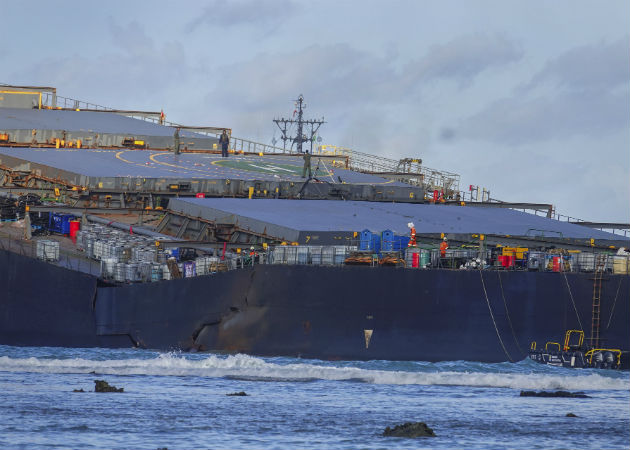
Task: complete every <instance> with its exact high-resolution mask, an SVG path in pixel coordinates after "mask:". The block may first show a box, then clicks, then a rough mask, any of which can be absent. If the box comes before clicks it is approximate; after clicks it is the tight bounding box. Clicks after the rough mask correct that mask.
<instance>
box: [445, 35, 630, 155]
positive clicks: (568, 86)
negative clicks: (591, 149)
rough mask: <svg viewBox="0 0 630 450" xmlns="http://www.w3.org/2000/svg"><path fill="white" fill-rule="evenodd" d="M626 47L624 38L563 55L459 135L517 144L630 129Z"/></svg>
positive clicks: (460, 129) (629, 73) (461, 129)
mask: <svg viewBox="0 0 630 450" xmlns="http://www.w3.org/2000/svg"><path fill="white" fill-rule="evenodd" d="M627 47H628V39H627V38H623V39H620V40H618V41H616V42H613V43H610V44H600V45H592V46H582V47H577V48H574V49H571V50H569V51H567V52H565V53H564V54H562V55H560V56H559V57H557V58H555V59H553V60H551V61H548V62H547V63H546V64H545V65H544V67H543V68H542V69H541V70H540V71H539V72H537V73H536V74H535V75H534V76H533V77H532V78H531V80H530V81H529V82H528V83H527V84H526V85H524V86H520V87H518V88H516V89H515V90H514V92H513V95H511V96H509V97H506V98H503V99H500V100H497V101H495V102H493V103H490V104H489V105H487V106H486V107H485V108H484V109H483V110H482V111H480V112H479V113H477V114H475V115H472V116H470V117H468V118H466V119H464V120H463V121H461V123H460V124H459V127H456V132H457V135H458V136H459V137H468V138H474V139H481V140H488V141H493V142H500V143H506V144H511V145H515V144H516V145H518V144H524V143H528V142H540V141H544V140H548V139H553V138H561V137H570V136H575V135H580V136H593V137H597V136H603V135H605V134H606V133H610V132H615V131H618V130H623V129H628V127H629V126H630V111H629V110H628V100H630V89H629V87H628V80H630V60H629V56H628V55H629V54H628V48H627Z"/></svg>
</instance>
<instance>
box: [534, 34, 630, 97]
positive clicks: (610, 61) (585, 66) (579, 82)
mask: <svg viewBox="0 0 630 450" xmlns="http://www.w3.org/2000/svg"><path fill="white" fill-rule="evenodd" d="M629 48H630V37H629V36H626V37H624V38H622V39H619V40H618V41H615V42H611V43H600V44H597V45H586V46H581V47H577V48H574V49H572V50H569V51H568V52H566V53H564V54H562V55H560V56H559V57H558V58H555V59H553V60H551V61H549V62H547V63H546V64H545V67H544V68H543V69H542V70H541V71H540V72H538V73H537V74H536V75H534V76H533V77H532V79H531V81H530V82H529V83H527V84H526V85H525V86H524V88H525V90H530V89H534V88H536V87H538V86H541V85H553V86H558V87H562V88H565V89H569V90H587V89H598V90H602V89H603V90H609V89H612V88H615V87H617V86H620V85H627V84H628V81H629V80H630V53H629V51H628V50H629Z"/></svg>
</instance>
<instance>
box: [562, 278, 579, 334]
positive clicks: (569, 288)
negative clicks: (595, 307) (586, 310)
mask: <svg viewBox="0 0 630 450" xmlns="http://www.w3.org/2000/svg"><path fill="white" fill-rule="evenodd" d="M562 275H564V281H565V282H566V283H567V289H568V290H569V297H570V298H571V303H572V304H573V309H574V310H575V315H576V316H577V320H578V323H579V324H580V330H583V329H584V327H583V326H582V321H581V320H580V313H578V310H577V306H575V300H574V299H573V294H572V293H571V286H569V280H568V279H567V274H566V273H564V271H563V272H562Z"/></svg>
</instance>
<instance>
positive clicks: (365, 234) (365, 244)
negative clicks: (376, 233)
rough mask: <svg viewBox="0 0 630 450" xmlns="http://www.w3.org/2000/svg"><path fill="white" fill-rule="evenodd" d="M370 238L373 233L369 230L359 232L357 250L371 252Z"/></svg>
mask: <svg viewBox="0 0 630 450" xmlns="http://www.w3.org/2000/svg"><path fill="white" fill-rule="evenodd" d="M372 236H373V233H372V232H371V231H370V230H363V231H361V233H360V234H359V250H362V251H366V250H372Z"/></svg>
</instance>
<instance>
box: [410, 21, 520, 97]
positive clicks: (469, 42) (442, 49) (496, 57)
mask: <svg viewBox="0 0 630 450" xmlns="http://www.w3.org/2000/svg"><path fill="white" fill-rule="evenodd" d="M522 57H523V50H522V49H521V48H520V47H519V46H518V45H517V44H516V43H515V42H513V41H511V40H510V39H508V38H507V37H505V36H503V35H500V34H495V35H490V34H479V33H477V34H472V35H464V36H460V37H458V38H456V39H453V40H452V41H450V42H447V43H445V44H440V45H434V46H432V47H431V48H430V49H429V51H428V52H427V54H426V55H424V56H423V57H422V58H420V59H418V60H417V61H414V62H412V63H411V64H409V65H408V66H407V67H406V69H405V72H406V73H408V75H407V78H408V79H409V81H410V82H417V81H428V80H435V79H452V80H454V81H456V82H458V83H459V84H460V85H462V86H465V85H467V84H469V83H470V82H471V81H472V80H473V79H474V78H475V77H476V76H477V75H479V74H480V73H481V72H483V71H484V70H487V69H490V68H493V67H500V66H504V65H506V64H510V63H513V62H515V61H518V60H519V59H521V58H522Z"/></svg>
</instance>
